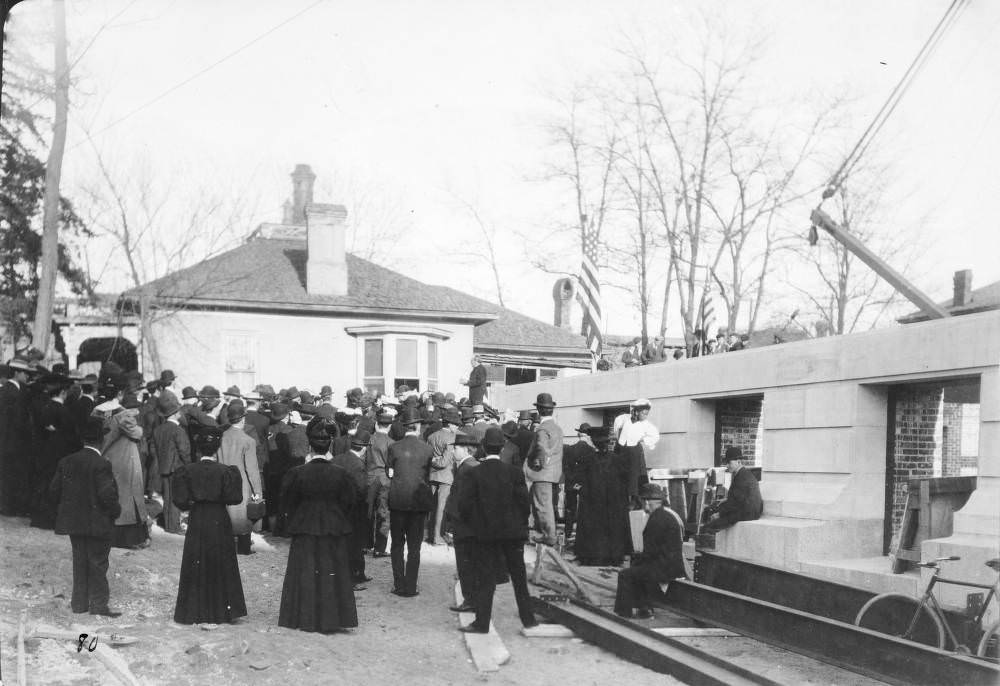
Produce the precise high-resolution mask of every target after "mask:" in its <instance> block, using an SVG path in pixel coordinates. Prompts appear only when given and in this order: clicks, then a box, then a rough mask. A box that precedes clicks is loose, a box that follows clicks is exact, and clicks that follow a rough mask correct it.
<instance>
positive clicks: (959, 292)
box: [951, 269, 972, 307]
mask: <svg viewBox="0 0 1000 686" xmlns="http://www.w3.org/2000/svg"><path fill="white" fill-rule="evenodd" d="M954 284H955V290H954V295H952V298H951V306H952V307H959V306H961V305H968V304H969V303H970V302H972V270H971V269H960V270H959V271H957V272H955V280H954Z"/></svg>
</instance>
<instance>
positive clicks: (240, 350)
mask: <svg viewBox="0 0 1000 686" xmlns="http://www.w3.org/2000/svg"><path fill="white" fill-rule="evenodd" d="M292 179H293V201H292V203H291V204H290V206H288V210H287V211H286V216H285V218H284V219H285V221H284V222H283V223H281V224H262V225H261V226H260V227H258V228H257V229H256V230H255V231H254V232H253V233H252V234H251V235H250V236H249V237H248V239H247V241H246V242H245V243H244V244H242V245H240V246H239V247H237V248H235V249H233V250H230V251H228V252H226V253H223V254H221V255H219V256H217V257H214V258H211V259H208V260H205V261H203V262H200V263H199V264H196V265H194V266H192V267H189V268H187V269H183V270H180V271H177V272H174V273H172V274H169V275H167V276H165V277H163V278H161V279H158V280H156V281H153V282H150V283H148V284H146V285H144V286H143V287H142V288H141V289H135V290H132V291H128V292H126V293H125V294H123V296H122V297H123V300H124V301H125V304H126V305H128V306H129V307H131V308H133V309H136V308H138V307H139V305H140V300H141V298H140V295H145V296H146V298H148V301H149V302H150V303H151V306H152V307H155V308H157V309H158V310H159V311H160V314H162V315H164V316H158V317H157V318H156V321H155V323H154V324H153V329H152V335H153V336H154V337H155V339H156V344H157V348H158V351H159V355H160V360H161V364H162V366H163V368H169V369H172V370H173V371H174V372H175V374H176V375H177V377H178V382H179V383H180V384H181V385H193V386H200V385H203V384H213V385H216V386H219V387H222V388H225V387H227V386H229V385H232V384H236V385H238V386H239V387H240V389H242V390H244V391H246V390H248V389H252V388H253V387H254V386H255V385H257V384H260V383H267V384H270V385H272V386H274V387H275V388H278V387H281V386H291V385H295V386H297V387H299V388H309V389H310V390H312V391H314V392H315V391H316V390H318V389H319V388H320V387H321V386H323V385H327V384H329V385H331V386H333V388H334V392H335V393H336V394H338V395H340V396H341V397H342V394H343V392H344V391H346V390H347V389H349V388H352V387H355V386H361V387H365V388H368V389H372V390H379V391H383V390H389V391H391V389H393V388H395V387H397V386H399V385H400V384H406V385H407V386H409V387H410V388H417V389H420V390H438V389H440V390H443V391H454V392H455V393H456V394H458V395H461V393H462V391H463V387H462V386H461V385H460V380H461V379H462V378H463V377H465V376H467V375H468V373H469V371H470V364H469V361H470V359H471V357H472V354H473V352H474V351H476V352H482V353H483V355H484V358H486V359H485V360H484V361H485V362H486V363H488V364H490V365H491V367H490V371H491V378H492V381H493V383H494V384H496V385H503V384H505V383H508V382H510V383H516V382H518V381H521V380H522V379H523V380H535V379H536V378H539V377H541V378H546V377H551V376H556V375H559V374H565V373H566V370H573V369H582V368H589V366H590V356H589V353H588V351H587V349H586V346H585V343H584V339H583V337H582V336H579V335H577V334H573V333H571V332H569V331H566V330H564V329H561V328H558V327H555V326H552V325H549V324H546V323H544V322H540V321H538V320H534V319H531V318H530V317H526V316H524V315H521V314H518V313H516V312H512V311H510V310H505V309H502V308H500V307H498V306H496V305H494V304H493V303H490V302H487V301H485V300H481V299H479V298H475V297H472V296H470V295H467V294H465V293H461V292H459V291H457V290H455V289H452V288H447V287H444V286H432V285H428V284H425V283H422V282H420V281H417V280H415V279H411V278H409V277H407V276H405V275H403V274H400V273H398V272H395V271H392V270H390V269H385V268H383V267H380V266H378V265H376V264H373V263H372V262H369V261H367V260H363V259H360V258H358V257H356V256H354V255H351V254H349V253H347V252H346V251H345V219H346V217H347V210H346V209H345V208H344V207H343V206H341V205H329V204H317V203H313V202H312V183H313V180H314V179H315V175H314V174H313V173H312V171H311V170H310V169H309V167H308V166H307V165H298V166H297V167H296V169H295V171H294V172H293V174H292ZM480 331H481V332H482V333H480ZM477 337H479V338H481V341H477ZM480 342H481V343H482V350H480V349H479V346H480ZM508 367H509V368H511V369H514V368H516V369H519V370H534V373H532V374H523V373H521V374H514V375H513V376H511V375H510V374H508V373H507V369H508ZM144 371H145V373H146V375H147V376H149V375H150V374H156V373H159V371H161V370H150V369H146V370H144ZM524 377H527V378H524ZM509 378H510V379H513V380H512V381H509V380H508V379H509Z"/></svg>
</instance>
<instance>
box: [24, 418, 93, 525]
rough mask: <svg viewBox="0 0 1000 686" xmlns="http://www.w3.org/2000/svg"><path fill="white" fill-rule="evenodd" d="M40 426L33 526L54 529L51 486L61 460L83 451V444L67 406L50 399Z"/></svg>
mask: <svg viewBox="0 0 1000 686" xmlns="http://www.w3.org/2000/svg"><path fill="white" fill-rule="evenodd" d="M38 426H39V428H40V430H41V440H40V441H39V443H38V453H37V455H36V457H35V462H34V464H33V465H32V472H33V474H32V483H33V484H34V485H35V488H34V494H33V501H32V508H31V526H36V527H39V528H41V529H53V528H55V525H56V505H55V503H54V502H53V501H52V499H51V498H50V497H49V484H51V483H52V478H53V477H54V476H55V475H56V468H57V467H58V466H59V460H61V459H62V458H64V457H66V456H67V455H70V454H72V453H74V452H76V451H77V450H80V449H81V448H83V443H82V442H81V441H80V435H79V433H78V431H77V425H76V422H75V421H73V415H72V414H71V413H70V411H69V409H67V407H66V406H65V405H63V404H62V403H60V402H56V401H55V400H51V399H50V400H48V401H46V403H45V404H44V405H43V406H42V409H41V412H40V413H39V418H38ZM50 427H51V428H50Z"/></svg>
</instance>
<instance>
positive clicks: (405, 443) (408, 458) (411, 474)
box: [386, 436, 434, 512]
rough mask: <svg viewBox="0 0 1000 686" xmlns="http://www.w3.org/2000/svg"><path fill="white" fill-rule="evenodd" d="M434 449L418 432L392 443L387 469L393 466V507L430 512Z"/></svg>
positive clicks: (391, 499) (391, 505) (390, 486)
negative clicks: (418, 435) (415, 434)
mask: <svg viewBox="0 0 1000 686" xmlns="http://www.w3.org/2000/svg"><path fill="white" fill-rule="evenodd" d="M433 457H434V451H433V450H431V447H430V446H429V445H427V443H425V442H424V441H422V440H420V439H419V438H417V437H416V436H405V437H403V438H401V439H400V440H398V441H396V442H395V443H393V444H392V445H390V446H389V455H388V457H387V458H386V469H391V470H393V476H392V480H391V482H390V484H389V509H390V510H405V511H408V512H429V511H430V510H431V509H432V507H433V502H434V499H433V496H432V495H431V485H430V473H431V458H433Z"/></svg>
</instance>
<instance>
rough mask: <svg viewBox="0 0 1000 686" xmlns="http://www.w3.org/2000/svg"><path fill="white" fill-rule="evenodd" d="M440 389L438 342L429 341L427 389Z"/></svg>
mask: <svg viewBox="0 0 1000 686" xmlns="http://www.w3.org/2000/svg"><path fill="white" fill-rule="evenodd" d="M437 389H438V343H437V341H427V390H428V391H436V390H437Z"/></svg>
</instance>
